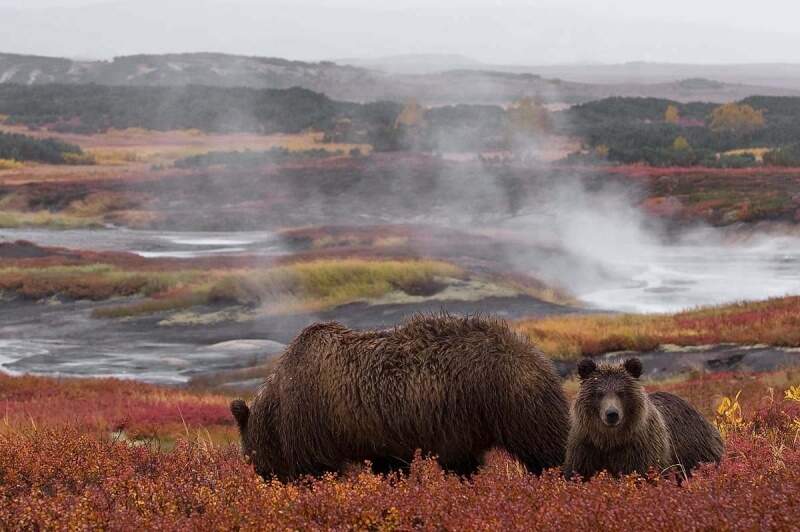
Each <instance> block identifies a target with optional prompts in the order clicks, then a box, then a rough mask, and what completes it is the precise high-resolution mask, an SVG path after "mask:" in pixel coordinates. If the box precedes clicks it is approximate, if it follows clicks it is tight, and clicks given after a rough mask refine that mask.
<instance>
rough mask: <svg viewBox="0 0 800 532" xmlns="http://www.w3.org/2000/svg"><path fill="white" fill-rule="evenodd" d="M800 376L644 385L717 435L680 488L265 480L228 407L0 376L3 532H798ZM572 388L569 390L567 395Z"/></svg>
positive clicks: (493, 464)
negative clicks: (685, 405)
mask: <svg viewBox="0 0 800 532" xmlns="http://www.w3.org/2000/svg"><path fill="white" fill-rule="evenodd" d="M798 378H800V376H799V375H798V374H797V372H791V371H788V372H786V371H784V372H778V373H770V374H759V375H750V374H745V373H734V374H731V373H722V374H716V375H705V376H704V375H701V376H697V377H695V378H692V379H690V380H687V381H680V382H669V383H646V384H645V386H646V387H647V389H648V391H655V390H662V391H669V392H672V393H675V394H678V395H680V396H681V397H685V398H687V399H688V400H689V401H690V402H691V404H693V405H694V406H695V407H696V408H697V409H698V410H699V411H700V412H702V413H703V415H704V416H706V417H707V418H708V419H709V420H711V421H713V422H714V423H715V424H716V426H717V427H719V429H720V431H721V432H722V434H723V435H724V440H725V454H724V456H723V458H722V461H721V464H720V465H719V466H713V465H704V466H701V467H699V468H698V469H697V470H695V472H694V474H693V476H692V477H691V479H689V480H688V481H685V482H683V483H680V484H679V483H677V482H676V481H674V480H670V479H661V478H659V475H658V472H656V471H653V472H652V473H651V476H650V478H649V480H642V479H640V478H636V477H623V478H621V479H614V478H611V477H610V476H608V475H606V474H601V475H598V476H597V477H594V478H593V479H591V480H589V481H587V482H576V481H569V480H566V479H564V478H563V475H562V474H561V473H560V471H559V470H558V469H551V470H548V471H546V472H544V474H543V475H541V476H536V475H531V474H529V473H526V472H525V470H524V469H523V467H522V466H521V464H520V463H519V462H516V461H515V460H513V459H512V458H511V457H510V456H508V455H506V454H505V453H503V452H501V451H495V452H493V453H492V454H490V456H489V457H488V458H487V463H486V464H485V466H484V467H483V468H481V469H480V470H479V471H478V473H476V474H475V475H473V476H472V477H471V478H470V479H463V478H459V477H458V476H456V475H453V474H449V473H446V472H444V471H443V470H442V469H441V468H440V467H439V465H438V464H437V463H436V461H435V460H431V459H428V458H426V457H423V456H418V457H417V458H416V459H415V460H414V461H413V462H412V464H411V467H410V472H409V473H408V474H407V475H398V474H392V475H389V476H383V475H380V474H375V473H372V472H371V471H370V470H369V469H367V468H366V467H364V466H363V465H360V464H354V465H353V467H352V468H351V469H350V470H349V471H347V472H346V473H344V474H342V475H338V476H334V475H323V476H321V477H316V478H306V479H303V480H301V481H298V482H295V483H289V484H286V483H282V482H279V481H276V480H269V481H264V480H263V479H262V478H261V477H259V476H258V475H257V473H256V472H255V471H254V470H253V468H252V466H251V464H249V463H247V462H246V461H245V460H244V459H243V458H242V456H241V452H240V450H239V446H238V443H237V440H238V434H237V430H236V428H235V426H234V421H233V418H232V417H231V416H230V413H229V411H228V407H227V405H228V402H229V400H230V396H224V395H220V394H219V393H209V392H205V391H191V390H179V389H175V388H158V387H155V386H151V385H146V384H140V383H134V382H127V381H116V380H103V379H101V380H80V379H61V380H60V379H51V378H40V377H9V376H0V401H2V403H3V405H4V406H3V409H4V410H3V419H2V422H0V444H2V446H1V447H0V449H2V450H0V472H2V477H0V478H1V479H2V481H1V482H0V499H2V502H3V504H2V505H0V525H2V527H3V528H4V529H41V528H64V529H68V528H73V527H78V528H80V527H87V526H90V527H97V528H109V529H130V528H160V529H186V528H231V527H234V528H235V527H242V528H270V529H277V528H301V529H309V528H311V529H330V528H361V529H410V528H419V529H426V530H427V529H431V530H432V529H441V528H442V527H444V528H448V529H467V528H469V529H475V528H480V529H516V530H529V529H530V528H531V527H532V526H533V527H544V528H557V529H578V528H581V529H585V528H602V529H607V530H629V529H630V528H631V527H635V528H637V529H641V530H663V529H671V530H686V529H697V528H705V529H730V530H734V529H743V530H749V529H764V528H768V529H773V530H791V529H794V528H795V527H796V519H797V508H798V505H799V504H800V500H798V492H799V491H800V490H798V488H799V486H798V478H800V475H799V473H800V471H798V467H800V465H799V464H800V448H799V447H798V445H800V443H799V442H800V438H798V430H800V390H799V389H798V388H797V382H798ZM574 389H575V386H574V385H573V384H571V383H569V382H568V383H567V390H568V393H569V394H574Z"/></svg>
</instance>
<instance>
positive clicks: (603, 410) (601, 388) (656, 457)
mask: <svg viewBox="0 0 800 532" xmlns="http://www.w3.org/2000/svg"><path fill="white" fill-rule="evenodd" d="M641 374H642V363H641V362H640V361H639V359H638V358H631V359H628V360H626V361H625V363H624V364H622V365H621V366H617V365H605V364H604V365H600V366H597V365H596V364H595V362H594V361H593V360H591V359H584V360H582V361H581V362H580V363H579V364H578V376H579V377H580V379H581V385H580V390H579V392H578V395H577V397H576V399H575V402H574V404H573V406H572V425H571V428H570V433H569V438H568V441H567V454H566V461H565V463H564V474H565V475H566V476H567V477H568V478H569V477H572V476H573V475H575V474H579V475H581V476H582V477H583V478H589V477H592V476H593V475H595V474H596V473H599V472H600V471H603V470H606V471H608V472H609V473H610V474H612V475H614V476H619V475H626V474H629V473H639V474H641V475H645V474H646V473H647V471H648V469H650V468H654V469H656V470H657V471H661V472H667V471H671V470H677V473H678V474H679V475H680V476H683V475H687V476H688V475H689V474H690V473H691V470H692V469H694V468H695V467H696V466H697V465H698V464H699V463H702V462H719V461H720V459H721V458H722V454H723V451H724V446H723V442H722V438H721V437H720V434H719V431H717V429H716V428H715V427H714V426H713V425H712V424H711V423H709V422H708V421H707V420H706V419H705V418H704V417H703V416H702V415H701V414H700V413H699V412H698V411H697V410H695V409H694V407H692V406H691V405H690V404H689V403H688V402H686V401H684V400H683V399H681V398H680V397H678V396H676V395H673V394H671V393H666V392H656V393H651V394H648V393H647V392H645V390H644V387H643V386H642V384H641V382H640V381H639V377H640V375H641Z"/></svg>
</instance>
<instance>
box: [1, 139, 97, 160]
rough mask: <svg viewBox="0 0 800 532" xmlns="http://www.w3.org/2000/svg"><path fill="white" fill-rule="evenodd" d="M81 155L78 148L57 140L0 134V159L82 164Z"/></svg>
mask: <svg viewBox="0 0 800 532" xmlns="http://www.w3.org/2000/svg"><path fill="white" fill-rule="evenodd" d="M82 155H83V152H82V151H81V149H80V148H79V147H78V146H75V145H73V144H67V143H66V142H62V141H60V140H57V139H36V138H33V137H29V136H27V135H18V134H15V133H2V132H0V159H7V160H13V161H36V162H41V163H50V164H64V163H77V162H83V159H84V158H83V157H81V156H82Z"/></svg>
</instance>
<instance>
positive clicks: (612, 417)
mask: <svg viewBox="0 0 800 532" xmlns="http://www.w3.org/2000/svg"><path fill="white" fill-rule="evenodd" d="M605 421H606V425H609V426H611V427H613V426H614V425H616V424H617V423H619V412H617V411H616V410H615V409H613V408H611V409H608V410H606V419H605Z"/></svg>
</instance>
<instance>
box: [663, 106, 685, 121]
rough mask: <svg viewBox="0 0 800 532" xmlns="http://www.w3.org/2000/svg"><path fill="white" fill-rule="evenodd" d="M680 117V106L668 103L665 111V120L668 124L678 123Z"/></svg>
mask: <svg viewBox="0 0 800 532" xmlns="http://www.w3.org/2000/svg"><path fill="white" fill-rule="evenodd" d="M680 119H681V115H680V113H679V112H678V108H677V107H675V106H674V105H672V104H670V105H668V106H667V110H666V111H664V122H666V123H667V124H677V123H678V122H679V121H680Z"/></svg>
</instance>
